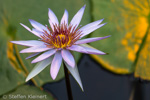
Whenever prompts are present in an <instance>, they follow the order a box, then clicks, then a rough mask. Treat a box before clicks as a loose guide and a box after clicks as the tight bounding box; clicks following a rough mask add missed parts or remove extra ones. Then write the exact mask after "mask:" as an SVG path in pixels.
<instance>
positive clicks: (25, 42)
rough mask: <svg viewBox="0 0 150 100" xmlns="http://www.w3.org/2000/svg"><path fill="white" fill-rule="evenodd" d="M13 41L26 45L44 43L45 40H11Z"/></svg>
mask: <svg viewBox="0 0 150 100" xmlns="http://www.w3.org/2000/svg"><path fill="white" fill-rule="evenodd" d="M11 42H12V43H15V44H19V45H24V46H38V45H44V42H42V41H37V40H28V41H11Z"/></svg>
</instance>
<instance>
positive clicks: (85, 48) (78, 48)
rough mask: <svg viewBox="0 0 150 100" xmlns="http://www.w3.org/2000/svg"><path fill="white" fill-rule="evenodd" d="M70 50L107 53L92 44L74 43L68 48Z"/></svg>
mask: <svg viewBox="0 0 150 100" xmlns="http://www.w3.org/2000/svg"><path fill="white" fill-rule="evenodd" d="M67 49H69V50H72V51H77V52H81V53H87V54H96V55H104V54H106V53H104V52H102V51H99V50H97V49H95V48H93V47H91V46H89V45H88V46H87V44H86V45H83V44H82V45H80V46H79V45H72V46H71V47H69V48H67Z"/></svg>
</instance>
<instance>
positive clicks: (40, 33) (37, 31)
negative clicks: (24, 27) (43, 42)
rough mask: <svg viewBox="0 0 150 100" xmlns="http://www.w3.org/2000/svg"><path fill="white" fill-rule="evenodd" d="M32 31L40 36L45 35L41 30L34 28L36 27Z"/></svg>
mask: <svg viewBox="0 0 150 100" xmlns="http://www.w3.org/2000/svg"><path fill="white" fill-rule="evenodd" d="M32 33H33V34H34V35H36V36H38V37H40V38H41V35H43V33H42V32H41V31H39V30H37V29H34V28H33V29H32Z"/></svg>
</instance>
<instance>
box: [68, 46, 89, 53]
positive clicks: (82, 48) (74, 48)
mask: <svg viewBox="0 0 150 100" xmlns="http://www.w3.org/2000/svg"><path fill="white" fill-rule="evenodd" d="M67 49H69V50H72V51H77V52H81V53H87V51H86V49H85V48H84V47H82V46H79V45H72V46H71V47H68V48H67Z"/></svg>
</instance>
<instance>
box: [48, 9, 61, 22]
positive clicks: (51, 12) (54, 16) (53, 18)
mask: <svg viewBox="0 0 150 100" xmlns="http://www.w3.org/2000/svg"><path fill="white" fill-rule="evenodd" d="M48 16H49V19H50V20H51V22H52V24H54V25H55V24H57V25H58V24H59V22H58V19H57V17H56V15H55V14H54V12H53V11H52V10H51V9H50V8H49V11H48Z"/></svg>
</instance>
